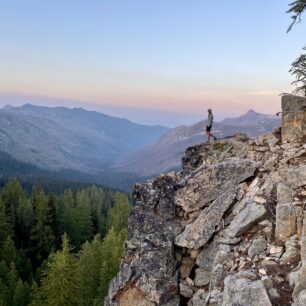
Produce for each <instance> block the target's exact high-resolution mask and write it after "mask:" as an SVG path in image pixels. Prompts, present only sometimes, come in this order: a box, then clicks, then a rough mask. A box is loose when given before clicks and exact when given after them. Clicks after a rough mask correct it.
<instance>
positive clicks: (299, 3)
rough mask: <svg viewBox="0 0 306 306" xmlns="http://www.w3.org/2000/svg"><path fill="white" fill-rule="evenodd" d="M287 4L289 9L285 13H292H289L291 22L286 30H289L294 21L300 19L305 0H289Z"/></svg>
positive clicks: (305, 5) (304, 7) (305, 6)
mask: <svg viewBox="0 0 306 306" xmlns="http://www.w3.org/2000/svg"><path fill="white" fill-rule="evenodd" d="M289 6H290V9H289V10H288V11H287V13H289V14H292V15H291V19H292V22H291V24H290V26H289V28H288V30H287V32H289V31H291V29H292V27H293V26H294V24H295V23H297V22H300V21H301V15H302V13H303V12H304V11H305V9H306V0H295V1H293V2H291V3H290V4H289Z"/></svg>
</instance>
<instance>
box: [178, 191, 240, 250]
mask: <svg viewBox="0 0 306 306" xmlns="http://www.w3.org/2000/svg"><path fill="white" fill-rule="evenodd" d="M235 196H236V192H235V190H229V191H227V192H225V193H224V194H223V195H221V196H220V197H219V198H217V199H216V200H215V201H214V202H213V203H212V204H211V205H210V206H209V207H208V208H206V209H204V210H203V211H202V212H201V214H200V215H199V217H198V218H197V219H196V221H195V222H193V223H192V224H189V225H187V226H186V228H185V230H184V231H183V232H182V233H181V234H180V235H178V236H177V237H176V239H175V244H176V245H178V246H181V247H186V248H190V249H198V248H200V247H201V246H203V245H205V244H206V243H207V242H208V240H209V239H210V238H211V236H212V235H213V234H214V232H215V230H216V228H217V227H218V225H219V223H220V221H221V219H222V217H223V215H224V213H225V212H226V211H227V210H228V209H229V207H230V206H231V204H232V203H233V201H234V199H235Z"/></svg>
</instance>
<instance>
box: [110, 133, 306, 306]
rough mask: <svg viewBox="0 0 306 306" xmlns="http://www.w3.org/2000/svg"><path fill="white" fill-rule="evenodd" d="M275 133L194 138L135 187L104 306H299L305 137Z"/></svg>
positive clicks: (305, 264) (305, 238)
mask: <svg viewBox="0 0 306 306" xmlns="http://www.w3.org/2000/svg"><path fill="white" fill-rule="evenodd" d="M280 137H281V135H280V131H279V130H278V131H275V132H273V133H269V134H267V135H263V136H261V137H259V138H257V139H254V140H253V139H248V138H247V137H245V136H244V135H237V137H233V138H231V139H224V140H219V141H218V142H217V145H216V146H209V145H205V144H202V145H198V146H195V147H192V148H189V149H187V151H186V156H185V157H184V158H183V160H182V169H183V170H182V171H179V172H177V173H169V174H168V175H162V176H160V177H157V178H156V179H151V180H149V181H147V182H146V183H145V184H143V185H136V187H135V190H134V193H133V197H134V200H135V206H134V208H133V210H132V212H131V215H130V217H129V225H128V238H127V242H126V253H125V257H124V258H123V259H122V262H121V266H120V271H119V273H118V275H117V276H116V277H115V278H114V279H113V280H112V282H111V284H110V286H109V291H108V295H107V297H106V299H105V302H104V304H105V306H110V305H112V306H151V305H152V306H153V305H156V306H157V305H161V306H185V305H186V306H201V305H215V306H221V305H222V306H228V305H249V306H270V305H282V306H286V305H294V306H297V305H303V303H304V301H305V300H306V293H305V292H306V281H305V280H306V214H305V207H306V153H303V152H305V151H303V150H304V149H305V147H306V144H305V141H306V137H304V138H300V139H295V140H294V141H292V142H286V143H281V138H280ZM301 152H302V153H301ZM301 303H302V304H301Z"/></svg>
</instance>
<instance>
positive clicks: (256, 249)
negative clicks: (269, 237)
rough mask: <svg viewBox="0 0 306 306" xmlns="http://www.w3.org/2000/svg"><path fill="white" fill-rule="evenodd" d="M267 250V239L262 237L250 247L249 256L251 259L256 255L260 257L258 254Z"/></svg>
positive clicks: (255, 240) (256, 239)
mask: <svg viewBox="0 0 306 306" xmlns="http://www.w3.org/2000/svg"><path fill="white" fill-rule="evenodd" d="M266 248H267V241H266V239H265V237H263V236H260V237H258V238H255V239H254V240H253V241H252V244H251V246H250V247H249V250H248V255H249V256H250V257H253V256H255V255H258V254H260V253H262V252H264V251H265V249H266Z"/></svg>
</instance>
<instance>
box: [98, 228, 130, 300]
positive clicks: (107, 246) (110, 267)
mask: <svg viewBox="0 0 306 306" xmlns="http://www.w3.org/2000/svg"><path fill="white" fill-rule="evenodd" d="M125 239H126V229H122V230H121V231H120V232H119V233H116V231H115V230H114V228H111V229H110V230H109V232H108V233H107V235H106V236H105V238H104V240H103V245H102V267H101V269H100V274H101V276H100V278H101V285H100V290H99V291H100V292H99V297H98V298H97V299H96V302H95V303H96V304H97V305H98V304H99V303H101V302H103V300H104V297H105V296H106V294H107V290H108V285H109V282H110V281H111V280H112V279H113V278H114V277H115V275H116V274H117V273H118V271H119V265H120V259H121V257H122V256H123V255H124V242H125Z"/></svg>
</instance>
